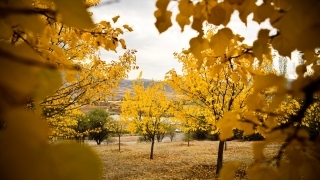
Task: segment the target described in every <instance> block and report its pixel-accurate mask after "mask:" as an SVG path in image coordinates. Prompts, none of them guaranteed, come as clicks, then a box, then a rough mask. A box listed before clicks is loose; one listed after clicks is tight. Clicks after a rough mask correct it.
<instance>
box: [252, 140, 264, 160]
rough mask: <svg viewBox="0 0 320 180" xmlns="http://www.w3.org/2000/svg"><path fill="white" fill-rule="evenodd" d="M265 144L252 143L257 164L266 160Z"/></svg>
mask: <svg viewBox="0 0 320 180" xmlns="http://www.w3.org/2000/svg"><path fill="white" fill-rule="evenodd" d="M265 145H266V144H265V142H254V143H252V151H253V159H254V160H255V161H257V162H259V161H261V160H263V159H264V153H263V149H264V147H265Z"/></svg>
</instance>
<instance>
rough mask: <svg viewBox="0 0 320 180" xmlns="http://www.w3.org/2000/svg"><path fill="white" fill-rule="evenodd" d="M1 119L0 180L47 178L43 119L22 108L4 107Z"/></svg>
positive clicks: (45, 132)
mask: <svg viewBox="0 0 320 180" xmlns="http://www.w3.org/2000/svg"><path fill="white" fill-rule="evenodd" d="M2 118H3V119H5V121H6V125H5V128H3V129H2V130H1V131H0V159H1V162H0V167H1V169H0V174H1V179H50V178H51V177H50V173H48V172H50V168H49V167H48V162H47V159H48V156H47V153H46V150H47V148H48V146H49V144H48V138H47V134H48V127H47V125H46V121H44V120H42V119H41V118H40V117H39V116H36V115H35V114H34V113H33V112H31V111H29V112H28V111H27V110H25V109H22V108H16V109H10V110H9V109H6V110H5V111H4V112H3V114H2ZM13 142H14V143H13ZM13 170H14V172H15V173H12V171H13ZM49 177H50V178H49Z"/></svg>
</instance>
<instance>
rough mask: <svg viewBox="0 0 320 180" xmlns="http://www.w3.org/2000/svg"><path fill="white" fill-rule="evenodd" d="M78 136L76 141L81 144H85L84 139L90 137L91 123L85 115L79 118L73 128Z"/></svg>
mask: <svg viewBox="0 0 320 180" xmlns="http://www.w3.org/2000/svg"><path fill="white" fill-rule="evenodd" d="M72 129H73V130H74V131H75V133H76V135H75V139H76V140H77V141H78V142H80V143H84V139H85V138H86V137H87V136H89V129H90V125H89V121H88V118H87V117H86V116H85V115H82V116H77V125H76V126H74V127H73V128H72Z"/></svg>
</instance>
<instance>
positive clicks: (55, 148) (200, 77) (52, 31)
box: [0, 0, 320, 179]
mask: <svg viewBox="0 0 320 180" xmlns="http://www.w3.org/2000/svg"><path fill="white" fill-rule="evenodd" d="M170 2H171V1H170V0H157V1H156V4H155V6H156V10H155V12H154V16H155V18H156V22H155V26H156V28H157V29H158V31H159V33H164V32H165V31H167V30H168V29H169V28H170V27H171V26H172V24H173V22H172V21H171V19H172V14H173V13H172V12H171V10H170V9H168V4H169V3H170ZM98 3H99V0H85V1H84V0H73V1H67V0H15V1H13V0H7V1H1V2H0V12H1V13H0V14H1V16H0V57H1V66H0V107H1V110H0V159H1V161H0V174H1V177H2V178H4V179H99V177H100V172H101V171H100V167H101V164H102V163H101V160H100V159H99V157H98V156H97V154H96V153H95V152H94V151H92V149H91V148H89V147H87V146H83V145H79V144H69V143H60V144H56V145H50V144H49V143H48V137H50V138H51V140H55V139H58V138H69V137H76V136H77V135H76V134H75V132H74V131H73V130H72V128H71V127H74V126H75V125H77V123H78V122H77V120H76V117H77V116H78V115H79V114H81V113H80V112H79V111H77V109H78V108H79V107H80V106H82V105H84V104H90V103H93V102H94V101H100V100H106V98H107V97H109V96H112V95H113V92H112V89H113V88H116V87H117V85H118V83H119V81H121V80H122V79H124V78H126V77H127V73H128V72H129V71H130V70H131V69H137V68H138V67H137V66H135V63H136V57H135V53H136V51H135V50H127V51H126V52H125V53H124V54H123V55H122V56H120V57H119V59H118V60H116V61H111V62H106V61H104V60H102V59H101V58H100V50H101V49H104V50H107V51H114V52H117V49H118V48H123V49H126V48H127V47H126V43H125V40H124V39H122V38H121V35H122V34H124V33H127V32H131V31H133V29H132V28H131V27H129V26H128V25H126V24H125V25H122V26H117V25H116V22H117V20H118V18H119V17H120V16H116V17H114V18H112V22H111V21H110V22H109V21H101V22H99V23H93V21H92V19H91V13H90V12H88V11H87V8H89V7H92V6H95V5H97V4H98ZM173 3H177V8H178V11H179V13H178V15H177V16H176V17H175V20H176V22H177V23H178V24H179V26H180V27H181V31H184V27H185V26H191V28H192V29H193V30H195V31H196V32H198V35H197V36H196V37H193V38H192V39H190V41H189V48H188V49H185V50H183V52H181V53H176V54H175V56H176V58H177V59H178V60H179V61H180V62H182V64H183V66H184V67H183V68H184V69H183V73H182V75H178V74H176V73H175V71H174V70H172V71H170V72H169V73H168V74H167V80H168V82H169V83H171V85H172V86H175V88H176V91H177V92H179V91H180V92H179V93H181V94H183V95H185V96H184V97H183V98H186V99H187V100H188V101H189V102H190V101H193V104H189V105H191V106H190V107H191V108H190V109H192V111H190V110H188V111H187V110H186V108H184V106H183V105H185V104H183V105H182V106H179V105H181V104H180V103H177V101H176V102H175V103H172V102H171V101H169V99H168V97H167V96H166V94H165V93H164V92H163V91H162V90H163V84H161V83H160V84H153V86H152V87H149V88H148V89H146V90H144V89H141V87H140V85H139V84H138V85H137V86H136V87H135V90H134V91H135V93H136V94H135V95H132V96H131V95H129V94H127V95H126V101H125V102H124V103H123V110H124V112H125V113H124V115H125V116H126V119H127V120H128V124H129V126H128V127H129V128H131V129H132V130H137V129H139V131H141V132H142V133H145V134H148V135H150V138H151V139H152V142H153V143H154V137H155V134H156V133H159V132H161V131H162V130H163V129H165V128H164V126H165V124H163V123H162V122H163V121H162V120H163V119H162V118H163V117H164V116H167V115H169V114H170V115H174V113H176V116H177V117H181V119H182V121H183V122H184V123H185V124H188V123H189V122H190V123H189V125H190V126H189V128H209V127H210V128H212V131H214V132H219V136H220V143H221V142H223V141H224V140H226V139H228V138H230V137H232V136H233V133H232V130H233V129H235V128H237V129H241V130H244V133H245V134H252V133H260V134H262V135H263V136H264V137H265V140H264V141H261V142H256V143H253V144H252V155H253V162H251V165H250V166H249V168H248V169H246V174H247V177H248V178H249V179H263V178H265V177H268V178H269V179H301V178H302V179H318V172H319V171H320V162H319V161H320V159H319V157H320V154H319V152H320V146H319V143H320V139H319V136H316V137H314V138H313V141H311V140H310V134H309V133H310V132H311V131H309V132H308V131H306V130H305V129H306V127H309V126H312V127H315V128H318V127H317V126H319V119H318V118H317V114H315V113H316V112H318V96H319V91H320V86H319V83H320V74H319V70H320V66H319V58H320V55H319V47H320V36H319V32H320V19H319V17H320V11H319V9H320V3H319V2H318V1H316V0H305V1H301V0H264V1H262V2H257V1H256V0H222V1H217V0H199V1H191V0H180V1H174V2H173ZM235 11H238V12H239V18H240V20H241V21H242V22H243V23H244V24H245V25H247V17H248V15H249V14H251V13H253V21H255V22H257V23H259V24H260V23H262V22H264V21H269V22H270V24H271V26H272V27H273V28H274V29H276V33H273V34H272V33H271V31H270V29H260V30H259V33H258V36H257V39H256V40H255V41H254V42H253V44H244V43H242V42H243V40H244V39H243V38H242V37H241V35H237V34H235V33H234V32H233V30H232V29H230V28H228V27H226V26H227V24H228V23H229V21H230V17H231V15H232V14H233V12H235ZM150 16H151V15H150ZM205 29H206V30H205ZM208 29H209V30H208ZM272 50H276V51H277V53H278V54H279V55H281V56H283V57H291V53H292V52H293V51H295V50H297V51H299V52H301V53H302V54H303V56H302V58H303V60H304V63H302V64H300V65H299V66H297V67H296V73H297V78H296V79H294V80H293V81H292V82H291V83H290V86H288V85H287V81H286V79H285V77H284V76H282V75H280V74H278V75H277V73H276V72H274V71H270V69H269V68H268V66H270V64H271V63H272V60H273V56H272V54H271V53H272ZM181 82H184V84H179V83H181ZM177 105H178V108H180V109H179V110H181V112H178V113H177V111H175V110H177V107H176V106H177ZM171 107H174V108H173V110H172V109H170V108H171ZM190 116H194V117H195V118H191V119H190V120H191V121H189V122H188V123H186V118H185V119H184V117H190ZM142 117H143V118H142ZM199 117H201V118H202V119H203V118H204V120H205V121H204V122H205V124H204V125H205V126H196V125H197V121H198V120H197V118H199ZM153 143H152V146H151V152H153ZM274 143H279V144H281V146H280V148H279V149H278V150H277V151H276V153H274V154H273V155H272V156H266V155H265V150H266V147H268V146H269V145H272V144H274ZM221 147H223V144H222V143H221V144H220V147H219V148H218V149H219V150H218V151H220V148H221ZM218 156H219V155H218ZM219 157H220V159H219ZM219 157H218V169H217V172H219V176H220V179H230V178H231V179H232V178H233V177H234V175H235V174H236V172H237V169H238V167H239V166H240V164H239V163H238V162H228V163H225V164H224V166H223V167H222V169H221V171H219V169H220V167H221V166H222V164H221V163H222V156H219ZM150 158H151V159H152V158H153V155H152V153H151V154H150ZM219 162H220V164H219Z"/></svg>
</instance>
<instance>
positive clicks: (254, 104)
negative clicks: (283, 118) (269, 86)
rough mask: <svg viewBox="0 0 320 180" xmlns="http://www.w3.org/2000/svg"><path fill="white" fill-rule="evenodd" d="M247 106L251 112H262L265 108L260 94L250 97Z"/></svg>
mask: <svg viewBox="0 0 320 180" xmlns="http://www.w3.org/2000/svg"><path fill="white" fill-rule="evenodd" d="M246 104H247V107H248V109H249V110H252V111H255V110H261V109H262V108H263V107H264V100H263V98H262V97H261V96H259V95H258V94H252V95H250V96H248V98H247V101H246Z"/></svg>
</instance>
